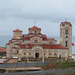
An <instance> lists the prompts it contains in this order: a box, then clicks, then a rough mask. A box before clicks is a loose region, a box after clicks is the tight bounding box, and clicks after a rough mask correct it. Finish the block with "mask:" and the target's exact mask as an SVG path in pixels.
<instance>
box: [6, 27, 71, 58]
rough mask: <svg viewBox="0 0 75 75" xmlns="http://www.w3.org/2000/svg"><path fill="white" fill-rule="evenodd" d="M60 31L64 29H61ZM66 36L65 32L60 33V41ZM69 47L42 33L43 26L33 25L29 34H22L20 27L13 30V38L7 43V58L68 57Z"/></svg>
mask: <svg viewBox="0 0 75 75" xmlns="http://www.w3.org/2000/svg"><path fill="white" fill-rule="evenodd" d="M61 29H62V27H61ZM60 32H62V31H61V30H60ZM69 34H70V35H71V33H69ZM65 36H66V35H65V34H60V41H61V38H62V37H65ZM62 39H64V38H62ZM70 40H71V38H70ZM69 48H70V47H65V45H63V43H62V42H60V44H57V41H56V40H55V38H48V37H47V36H46V35H45V34H42V33H41V28H38V27H36V26H33V27H31V28H29V33H28V34H22V31H21V30H19V29H16V30H14V31H13V38H12V39H11V40H9V43H7V58H14V57H17V58H19V57H21V58H25V57H32V58H42V57H47V58H48V57H57V58H59V57H61V58H68V57H69Z"/></svg>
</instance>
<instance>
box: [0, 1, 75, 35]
mask: <svg viewBox="0 0 75 75" xmlns="http://www.w3.org/2000/svg"><path fill="white" fill-rule="evenodd" d="M65 18H67V21H69V22H71V23H72V25H73V36H75V34H74V32H75V0H0V35H8V36H10V35H12V31H13V30H14V29H16V28H17V26H18V28H19V29H21V30H23V33H28V28H29V27H32V26H34V21H36V23H35V25H36V26H38V27H40V28H41V29H42V33H43V34H47V35H48V36H59V33H60V31H59V28H60V23H61V22H63V21H65Z"/></svg>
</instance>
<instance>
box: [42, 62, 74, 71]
mask: <svg viewBox="0 0 75 75" xmlns="http://www.w3.org/2000/svg"><path fill="white" fill-rule="evenodd" d="M67 68H75V61H57V62H54V63H49V64H47V65H45V66H42V69H43V70H52V69H67Z"/></svg>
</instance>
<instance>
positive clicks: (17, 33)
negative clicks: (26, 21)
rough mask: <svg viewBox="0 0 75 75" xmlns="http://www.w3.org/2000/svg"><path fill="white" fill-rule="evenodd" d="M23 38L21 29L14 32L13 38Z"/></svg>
mask: <svg viewBox="0 0 75 75" xmlns="http://www.w3.org/2000/svg"><path fill="white" fill-rule="evenodd" d="M21 37H22V31H21V30H19V29H16V30H13V38H15V39H20V38H21Z"/></svg>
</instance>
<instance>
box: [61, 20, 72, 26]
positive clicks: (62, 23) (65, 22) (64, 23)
mask: <svg viewBox="0 0 75 75" xmlns="http://www.w3.org/2000/svg"><path fill="white" fill-rule="evenodd" d="M66 24H68V25H70V26H71V27H72V24H71V23H70V22H67V21H64V22H61V24H60V26H61V25H62V26H64V25H66Z"/></svg>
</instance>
